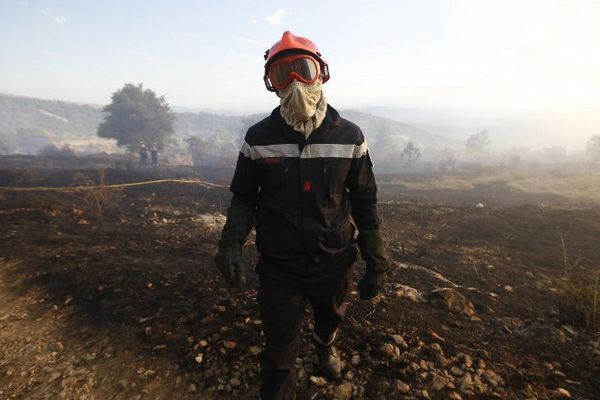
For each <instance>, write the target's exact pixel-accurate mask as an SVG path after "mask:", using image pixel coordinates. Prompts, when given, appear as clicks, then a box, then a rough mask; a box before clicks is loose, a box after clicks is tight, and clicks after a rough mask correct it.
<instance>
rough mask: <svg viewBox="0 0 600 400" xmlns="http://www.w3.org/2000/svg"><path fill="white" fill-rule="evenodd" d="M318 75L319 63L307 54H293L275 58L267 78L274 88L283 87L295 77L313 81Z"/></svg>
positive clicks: (309, 81) (307, 81) (299, 79)
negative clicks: (279, 58)
mask: <svg viewBox="0 0 600 400" xmlns="http://www.w3.org/2000/svg"><path fill="white" fill-rule="evenodd" d="M318 77H319V64H318V63H317V61H316V60H315V59H314V58H312V57H310V56H307V55H295V56H291V57H285V58H282V59H281V60H277V61H275V62H274V63H273V65H271V68H270V69H269V79H270V80H271V83H272V84H273V87H274V88H276V89H283V88H285V87H286V86H287V85H289V84H290V83H291V82H292V79H294V78H295V79H296V80H298V81H300V82H304V83H313V82H315V81H316V80H317V78H318Z"/></svg>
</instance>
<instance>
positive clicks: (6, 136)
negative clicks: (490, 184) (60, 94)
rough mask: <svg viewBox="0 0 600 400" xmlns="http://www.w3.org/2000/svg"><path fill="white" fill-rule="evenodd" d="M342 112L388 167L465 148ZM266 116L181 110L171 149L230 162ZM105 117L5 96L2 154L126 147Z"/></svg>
mask: <svg viewBox="0 0 600 400" xmlns="http://www.w3.org/2000/svg"><path fill="white" fill-rule="evenodd" d="M341 114H342V116H343V117H345V118H347V119H349V120H351V121H353V122H354V123H356V124H357V125H359V126H360V127H361V129H362V130H363V132H364V133H365V136H366V137H367V141H368V143H369V146H370V148H371V149H372V154H373V158H374V159H375V161H380V162H383V163H384V165H386V164H390V163H391V164H393V163H394V162H396V163H397V162H398V160H399V157H398V156H399V153H400V152H401V150H402V148H403V146H404V145H405V144H406V143H407V142H408V141H413V142H414V143H415V144H416V145H417V146H419V147H420V148H421V149H422V150H423V158H424V159H427V158H428V157H430V156H431V157H433V155H434V154H436V153H437V152H439V151H440V149H442V148H444V147H458V146H462V143H461V142H459V141H456V140H451V139H447V138H445V137H442V136H438V135H433V134H431V133H429V132H427V131H426V130H424V129H421V128H417V127H415V126H412V125H407V124H403V123H400V122H398V121H394V120H391V119H387V118H382V117H376V116H373V115H371V114H367V113H363V112H358V111H353V110H341ZM266 115H267V112H265V114H258V115H243V116H227V115H220V114H212V113H207V112H180V113H176V116H177V119H176V121H175V141H176V145H175V147H174V148H172V149H170V150H169V151H168V153H170V154H179V155H181V154H183V153H185V152H188V153H189V152H190V148H191V149H192V150H194V149H195V151H196V152H198V151H199V152H200V154H199V155H198V154H197V157H194V161H195V162H196V163H201V164H214V163H217V162H219V161H220V160H221V161H222V160H225V162H226V163H230V162H231V161H232V158H234V156H235V154H237V150H238V149H239V146H240V144H241V141H242V139H243V136H244V134H245V132H246V130H247V129H248V127H250V126H251V125H252V124H254V123H255V122H257V121H259V120H260V119H262V118H264V117H265V116H266ZM102 117H103V115H102V110H101V107H100V106H95V105H86V104H77V103H69V102H64V101H55V100H42V99H34V98H28V97H20V96H12V95H2V94H0V153H5V154H6V153H21V154H36V153H37V152H39V151H40V149H42V148H43V147H44V146H46V145H48V144H54V145H57V146H62V145H65V144H68V145H69V146H70V147H71V148H73V149H75V150H76V151H78V152H85V153H94V152H102V151H107V152H118V151H121V150H120V149H118V148H117V147H116V146H115V145H114V142H113V141H111V140H106V139H100V138H98V137H96V127H97V125H98V123H99V122H100V121H101V120H102Z"/></svg>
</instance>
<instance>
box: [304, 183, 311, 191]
mask: <svg viewBox="0 0 600 400" xmlns="http://www.w3.org/2000/svg"><path fill="white" fill-rule="evenodd" d="M311 189H312V182H311V181H306V182H304V191H305V192H310V190H311Z"/></svg>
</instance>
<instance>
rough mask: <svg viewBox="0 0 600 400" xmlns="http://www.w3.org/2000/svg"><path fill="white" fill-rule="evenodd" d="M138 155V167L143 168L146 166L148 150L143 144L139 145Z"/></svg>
mask: <svg viewBox="0 0 600 400" xmlns="http://www.w3.org/2000/svg"><path fill="white" fill-rule="evenodd" d="M139 155H140V165H141V166H143V167H145V166H146V164H148V149H147V148H146V145H145V144H143V143H142V144H141V145H140V150H139Z"/></svg>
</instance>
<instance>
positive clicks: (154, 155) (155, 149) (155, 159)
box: [150, 144, 161, 166]
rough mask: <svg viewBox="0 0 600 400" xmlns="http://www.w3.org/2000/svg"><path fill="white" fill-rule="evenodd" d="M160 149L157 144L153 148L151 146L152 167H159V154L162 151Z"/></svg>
mask: <svg viewBox="0 0 600 400" xmlns="http://www.w3.org/2000/svg"><path fill="white" fill-rule="evenodd" d="M160 149H161V148H160V147H158V146H157V145H156V144H153V145H152V146H150V160H151V161H152V165H154V166H157V165H158V152H159V151H160Z"/></svg>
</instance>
